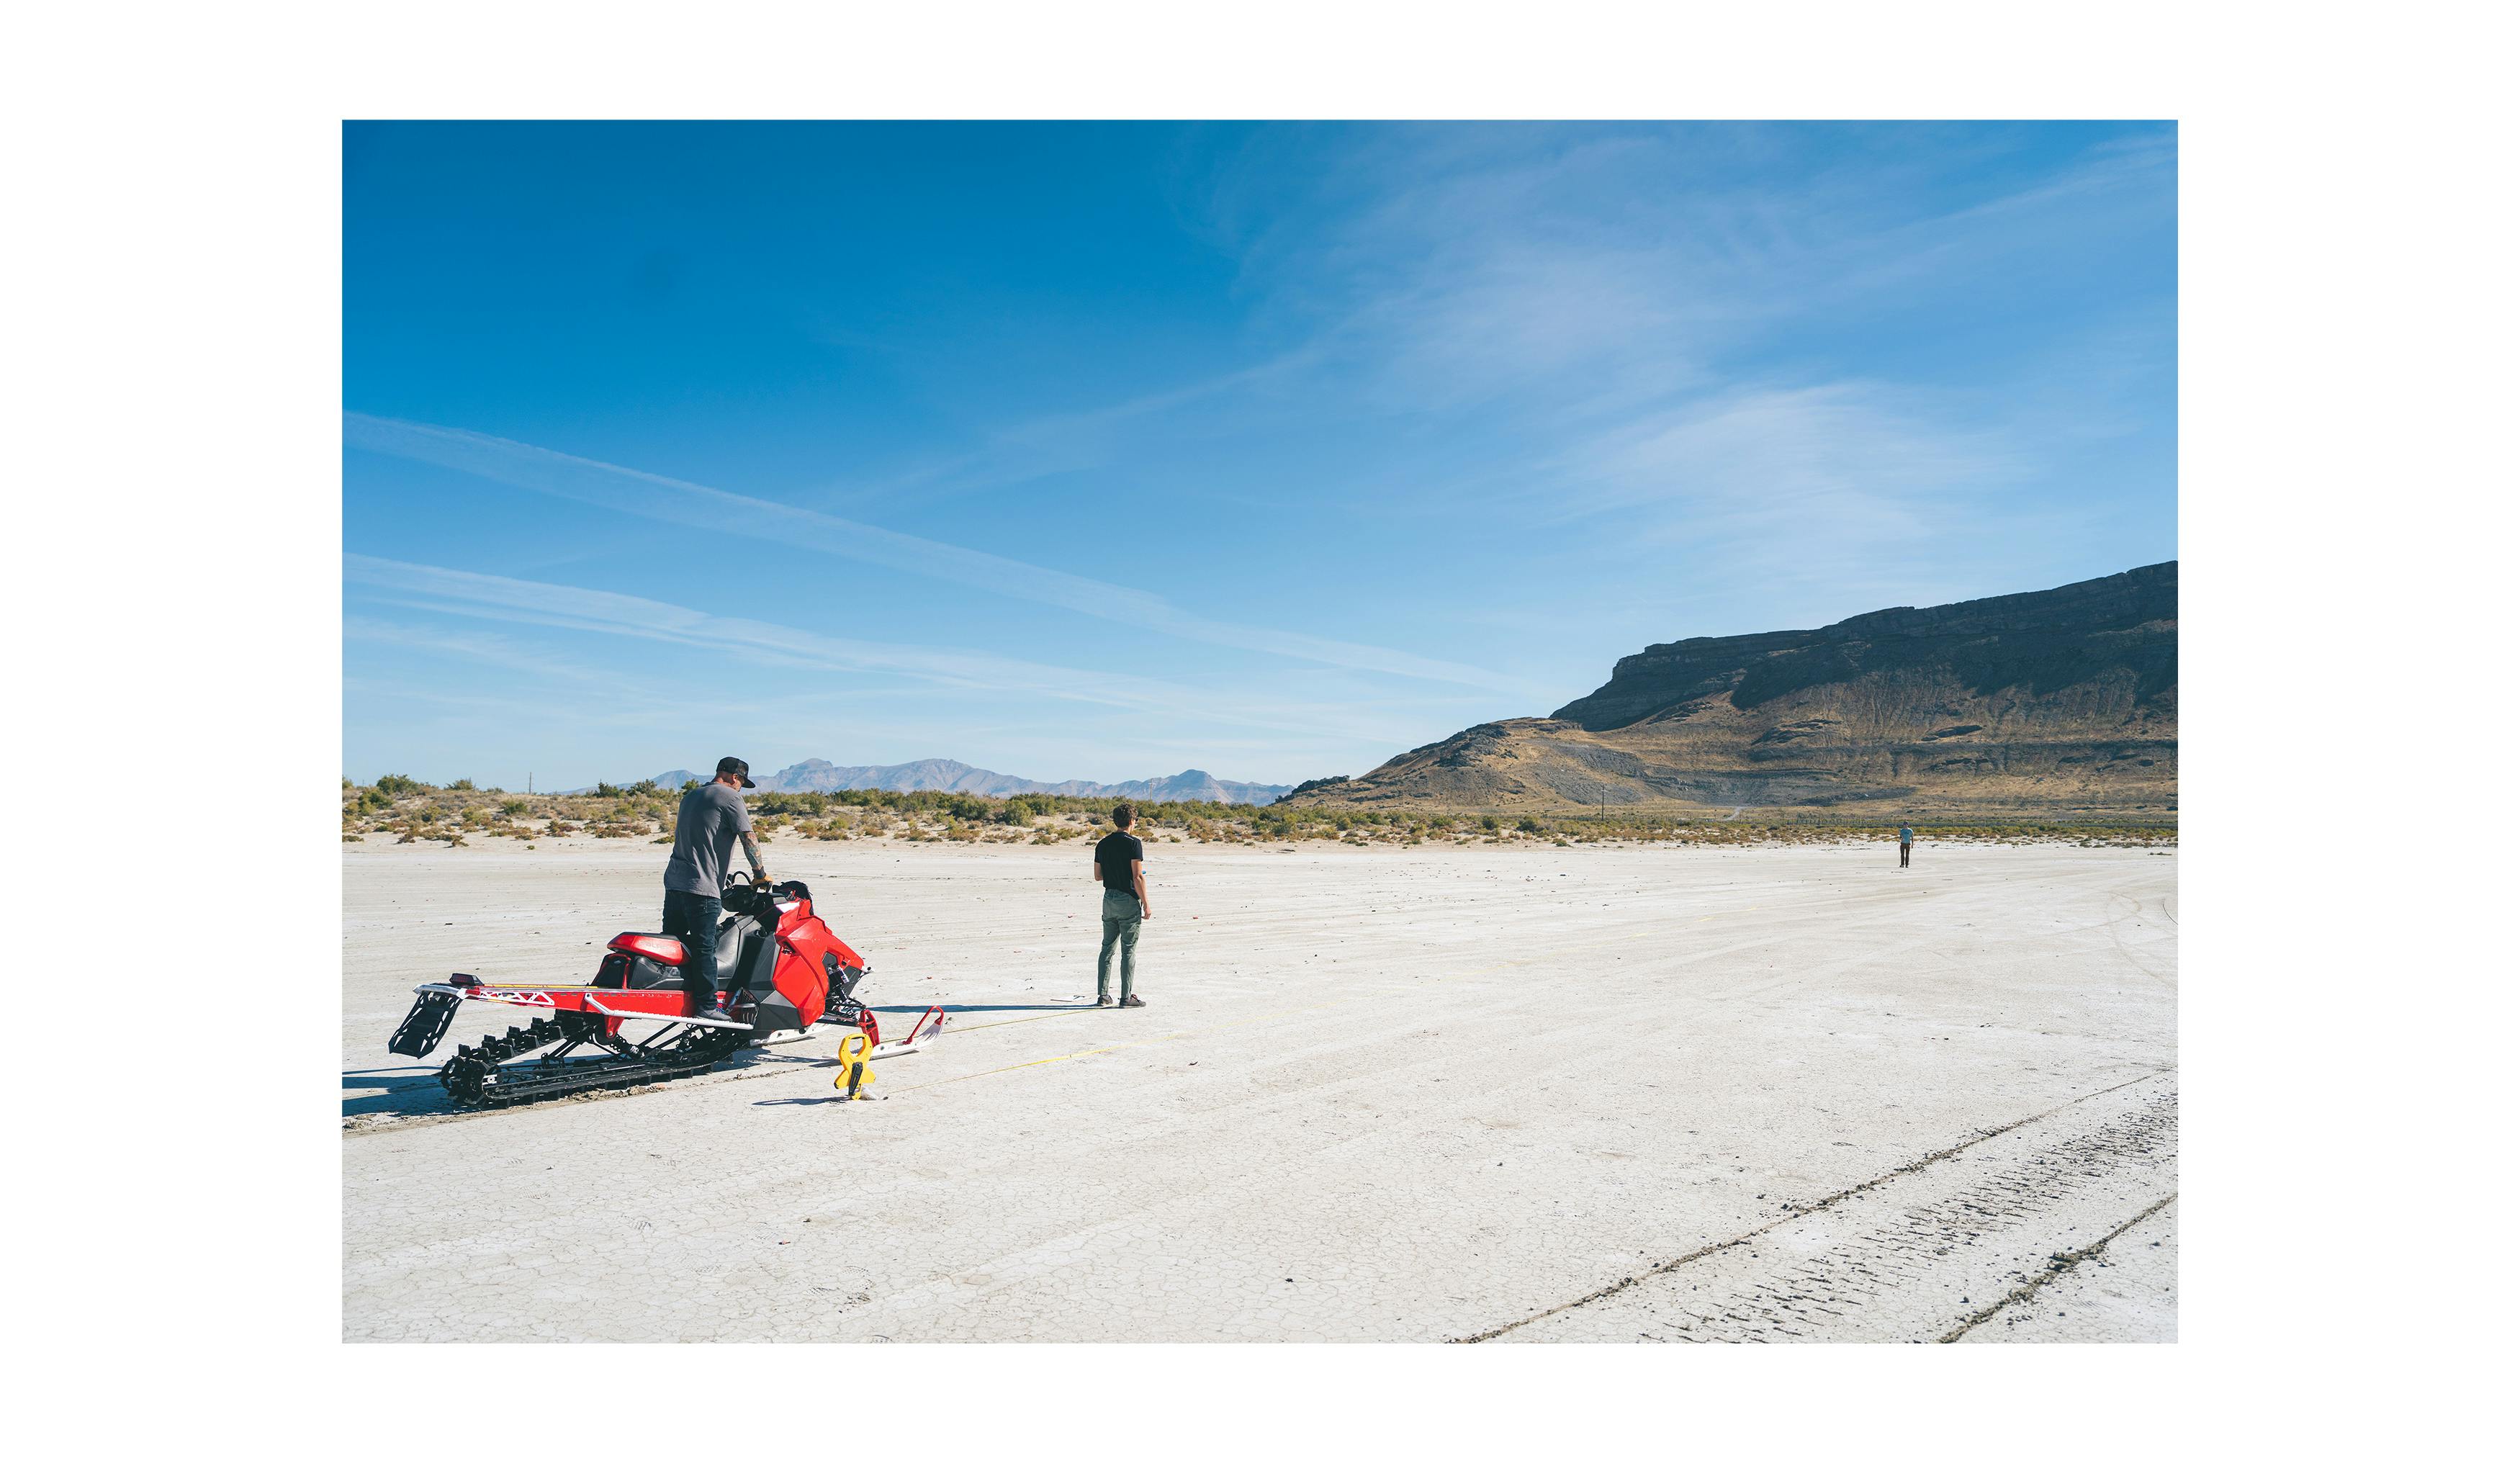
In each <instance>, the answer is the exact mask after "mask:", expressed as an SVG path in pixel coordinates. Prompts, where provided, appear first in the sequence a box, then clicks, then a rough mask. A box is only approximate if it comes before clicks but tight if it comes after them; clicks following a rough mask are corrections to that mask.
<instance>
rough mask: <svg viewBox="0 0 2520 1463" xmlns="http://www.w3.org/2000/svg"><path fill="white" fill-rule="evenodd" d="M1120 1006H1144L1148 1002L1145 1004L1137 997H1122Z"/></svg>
mask: <svg viewBox="0 0 2520 1463" xmlns="http://www.w3.org/2000/svg"><path fill="white" fill-rule="evenodd" d="M1120 1004H1122V1005H1124V1006H1142V1005H1145V1004H1146V1002H1145V1001H1143V1000H1140V999H1139V998H1138V997H1135V996H1123V997H1120Z"/></svg>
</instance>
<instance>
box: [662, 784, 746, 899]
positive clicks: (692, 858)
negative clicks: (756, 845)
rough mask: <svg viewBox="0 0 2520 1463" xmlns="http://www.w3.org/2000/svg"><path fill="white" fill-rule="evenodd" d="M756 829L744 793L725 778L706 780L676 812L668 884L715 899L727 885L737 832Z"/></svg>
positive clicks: (686, 798) (685, 799)
mask: <svg viewBox="0 0 2520 1463" xmlns="http://www.w3.org/2000/svg"><path fill="white" fill-rule="evenodd" d="M751 831H752V815H751V814H750V813H747V812H745V811H744V807H743V794H742V793H740V792H738V791H736V790H735V789H734V788H732V787H729V786H727V785H726V784H725V783H723V782H708V783H703V784H702V785H700V786H698V787H695V788H693V789H692V790H691V791H689V792H687V793H684V794H683V806H682V809H681V811H680V812H678V813H676V814H675V815H674V856H673V857H672V858H670V859H667V860H666V861H665V887H666V888H668V889H679V890H681V891H682V892H683V893H685V894H697V895H701V896H703V897H705V898H708V899H715V898H717V897H718V895H719V894H720V893H721V892H723V891H724V890H725V888H726V864H727V856H728V855H729V854H732V853H733V852H735V835H737V834H738V833H749V832H751Z"/></svg>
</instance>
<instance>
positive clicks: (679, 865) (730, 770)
mask: <svg viewBox="0 0 2520 1463" xmlns="http://www.w3.org/2000/svg"><path fill="white" fill-rule="evenodd" d="M751 785H753V784H752V769H751V768H749V767H747V766H745V765H744V763H743V760H742V758H738V757H721V758H719V759H718V761H717V776H716V777H715V778H714V779H713V780H711V781H708V782H706V783H703V784H701V785H700V786H698V787H695V788H693V789H692V790H691V791H689V792H687V793H684V794H683V805H682V807H681V809H680V810H679V811H677V812H676V813H675V815H674V853H673V857H671V858H669V859H667V860H666V861H665V921H664V931H665V933H666V934H668V935H670V936H672V937H673V938H675V939H677V940H680V941H682V942H683V983H684V984H685V985H686V986H691V985H694V984H695V983H697V988H698V989H699V991H700V992H701V993H702V994H701V997H700V1003H701V1004H702V1005H703V1006H706V1005H708V1004H710V1003H711V1002H712V1001H713V1002H715V1003H716V1004H718V1005H721V1006H724V1005H731V1004H733V1002H734V999H735V993H734V992H733V991H720V990H718V989H717V922H718V920H719V919H720V918H721V917H722V916H723V915H724V914H725V912H726V911H725V909H724V907H723V905H722V904H721V903H720V901H719V898H718V896H719V895H720V894H721V893H723V892H724V891H725V889H726V862H727V856H728V855H729V854H732V853H734V852H735V841H736V840H737V839H739V838H741V839H742V840H743V857H744V858H746V859H748V860H750V861H751V863H752V882H754V883H756V884H759V883H762V882H764V881H766V880H767V879H768V878H769V877H770V870H768V869H766V868H764V867H762V866H761V845H760V844H758V843H755V842H754V841H753V838H752V815H751V814H750V813H748V812H746V811H745V810H744V806H743V794H742V793H741V792H739V791H737V789H738V788H742V787H750V786H751Z"/></svg>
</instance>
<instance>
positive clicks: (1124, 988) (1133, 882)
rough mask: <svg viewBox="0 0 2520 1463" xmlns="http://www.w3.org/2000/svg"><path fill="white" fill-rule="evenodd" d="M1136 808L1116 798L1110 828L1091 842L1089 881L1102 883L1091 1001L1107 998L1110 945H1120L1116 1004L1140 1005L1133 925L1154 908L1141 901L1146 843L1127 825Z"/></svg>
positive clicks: (1103, 1001)
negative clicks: (1098, 950)
mask: <svg viewBox="0 0 2520 1463" xmlns="http://www.w3.org/2000/svg"><path fill="white" fill-rule="evenodd" d="M1137 821H1138V810H1136V809H1135V808H1132V807H1130V806H1129V805H1128V804H1126V803H1122V804H1121V805H1120V806H1119V807H1117V808H1114V809H1112V810H1111V823H1112V826H1113V828H1114V829H1115V831H1113V832H1112V833H1110V834H1108V835H1107V836H1105V837H1104V838H1103V840H1102V842H1101V843H1098V844H1096V845H1094V882H1096V883H1098V884H1101V885H1102V957H1101V958H1100V959H1098V960H1096V961H1095V964H1094V1003H1095V1004H1096V1005H1098V1006H1106V1005H1109V1004H1110V1003H1111V951H1112V948H1113V947H1114V946H1116V947H1118V948H1119V951H1120V1004H1122V1005H1124V1006H1142V1005H1145V1004H1146V1002H1145V1001H1143V1000H1140V999H1139V998H1138V994H1137V992H1136V991H1135V990H1133V989H1131V988H1132V987H1134V986H1136V985H1137V983H1138V929H1139V926H1140V925H1141V924H1142V923H1143V922H1144V921H1145V920H1147V919H1148V918H1151V917H1152V916H1153V914H1154V912H1155V911H1154V910H1153V909H1148V907H1147V865H1146V858H1147V846H1146V845H1145V844H1144V843H1141V842H1139V841H1138V839H1137V837H1136V835H1134V834H1132V833H1131V832H1130V831H1129V829H1130V828H1132V827H1133V826H1135V825H1136V824H1137Z"/></svg>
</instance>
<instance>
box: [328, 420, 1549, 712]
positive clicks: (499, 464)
mask: <svg viewBox="0 0 2520 1463" xmlns="http://www.w3.org/2000/svg"><path fill="white" fill-rule="evenodd" d="M341 432H342V438H343V440H344V441H345V442H346V443H347V444H348V445H349V446H351V447H354V448H359V449H362V450H364V451H369V452H379V453H384V454H387V455H390V456H393V457H400V458H405V459H408V460H411V461H414V462H423V463H430V464H434V465H438V466H442V467H452V468H455V469H457V470H459V471H463V472H470V473H472V474H473V475H475V476H478V477H483V478H487V479H489V480H491V481H493V482H504V483H507V484H509V485H511V486H514V487H520V488H528V489H531V490H533V491H535V492H540V493H549V494H552V495H553V496H555V497H561V498H566V499H570V500H572V501H574V502H579V503H588V504H593V505H595V506H597V507H601V508H607V509H612V510H617V511H620V512H626V513H635V514H637V515H639V516H641V517H644V518H652V519H654V520H657V521H659V522H665V523H675V524H680V525H682V526H685V527H690V528H701V529H708V530H712V531H716V532H721V533H732V534H739V535H742V536H744V537H749V538H756V539H762V540H766V541H768V542H772V543H777V544H781V545H783V546H787V547H789V548H799V549H810V550H814V551H816V552H819V553H824V554H834V555H837V556H839V557H843V558H850V559H856V560H859V561H861V562H867V563H876V564H882V565H885V566H887V567H891V568H897V569H907V570H910V571H912V572H915V573H920V574H925V575H928V576H929V577H931V578H936V579H943V580H947V581H950V582H952V583H955V584H961V585H965V586H967V587H969V588H972V589H978V590H985V591H988V592H991V593H994V594H1001V595H1007V596H1011V597H1013V598H1020V599H1030V600H1033V601H1035V602H1038V603H1043V604H1053V605H1057V606H1058V607H1059V608H1062V609H1069V610H1074V611H1075V612H1077V613H1078V614H1084V615H1091V616H1094V617H1095V618H1098V619H1104V620H1116V621H1119V622H1121V623H1123V624H1129V625H1135V626H1139V627H1142V628H1145V629H1148V630H1154V631H1159V632H1161V633H1164V634H1167V635H1172V636H1177V637H1179V638H1181V639H1184V640H1191V641H1198V642H1202V643H1208V644H1216V645H1228V646H1232V647H1234V648H1237V649H1243V650H1254V651H1259V652H1262V653H1264V654H1270V655H1282V656H1285V657H1287V658H1289V659H1294V660H1306V661H1312V662H1315V663H1317V664H1321V665H1330V666H1338V667H1341V668H1343V669H1346V670H1355V671H1373V672H1379V673H1382V674H1386V675H1394V676H1409V677H1414V678H1417V679H1420V680H1428V681H1444V682H1451V683H1454V684H1456V685H1462V686H1475V687H1482V688H1485V689H1489V690H1505V691H1512V692H1515V693H1518V694H1528V693H1531V692H1532V690H1533V687H1529V686H1528V685H1526V684H1524V683H1522V682H1519V681H1516V680H1514V679H1512V678H1510V677H1504V676H1499V675H1496V674H1495V673H1493V672H1490V671H1485V670H1481V669H1480V668H1478V667H1476V666H1469V665H1461V664H1458V663H1456V662H1452V661H1445V660H1433V659H1429V658H1427V657H1424V656H1419V655H1412V654H1409V653H1407V652H1406V651H1401V650H1388V649H1383V648H1381V647H1379V646H1374V645H1361V644H1354V643H1348V642H1344V641H1332V640H1324V639H1321V638H1319V637H1315V636H1308V635H1297V634H1293V633H1290V632H1287V631H1282V630H1269V629H1264V628H1260V627H1256V626H1248V625H1235V624H1229V623H1227V622H1225V621H1222V620H1211V619H1206V618H1204V617H1202V616H1198V615H1193V614H1191V613H1189V612H1188V611H1186V610H1183V609H1181V608H1179V607H1177V606H1175V605H1173V604H1172V603H1170V602H1168V601H1167V600H1165V599H1163V598H1161V597H1159V596H1155V595H1150V594H1148V593H1147V592H1146V591H1144V590H1133V589H1128V588H1125V587H1123V586H1120V585H1115V584H1107V583H1104V582H1102V581H1101V580H1097V579H1088V578H1086V577H1084V576H1083V575H1078V574H1069V573H1066V572H1064V571H1062V570H1058V569H1047V568H1043V567H1041V566H1040V565H1038V564H1028V563H1024V562H1021V561H1019V560H1016V559H1011V558H1003V557H1000V556H999V555H997V554H983V553H981V552H979V551H977V550H973V549H965V548H961V547H959V546H957V545H953V544H944V543H939V542H937V541H936V540H933V539H924V538H920V537H917V536H915V535H912V534H906V533H896V532H894V531H893V530H891V529H887V528H878V527H876V526H875V525H873V524H869V523H859V522H854V521H852V520H850V519H847V518H839V517H834V516H832V515H831V514H829V513H823V512H817V511H815V510H811V509H801V508H795V507H791V506H789V505H787V504H784V503H773V502H770V501H768V500H766V499H760V498H749V497H745V496H743V495H742V494H739V493H729V492H726V491H724V490H722V489H718V488H711V487H704V486H702V485H700V484H698V483H693V482H684V481H681V480H679V479H676V478H671V477H661V476H658V475H657V474H655V473H652V472H642V471H640V470H638V469H637V468H633V467H623V466H617V465H613V464H610V463H601V462H595V461H592V460H590V459H587V458H579V457H571V456H569V455H567V454H565V453H560V452H554V451H551V450H550V449H549V448H544V447H536V446H533V445H531V444H529V443H524V442H514V441H510V440H508V439H506V438H503V437H492V436H486V435H483V434H482V433H479V432H472V431H465V430H462V429H459V428H455V427H446V426H432V425H428V424H426V423H422V422H414V421H391V420H388V419H385V418H380V417H370V416H367V415H364V414H362V413H358V412H344V413H342V414H341Z"/></svg>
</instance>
